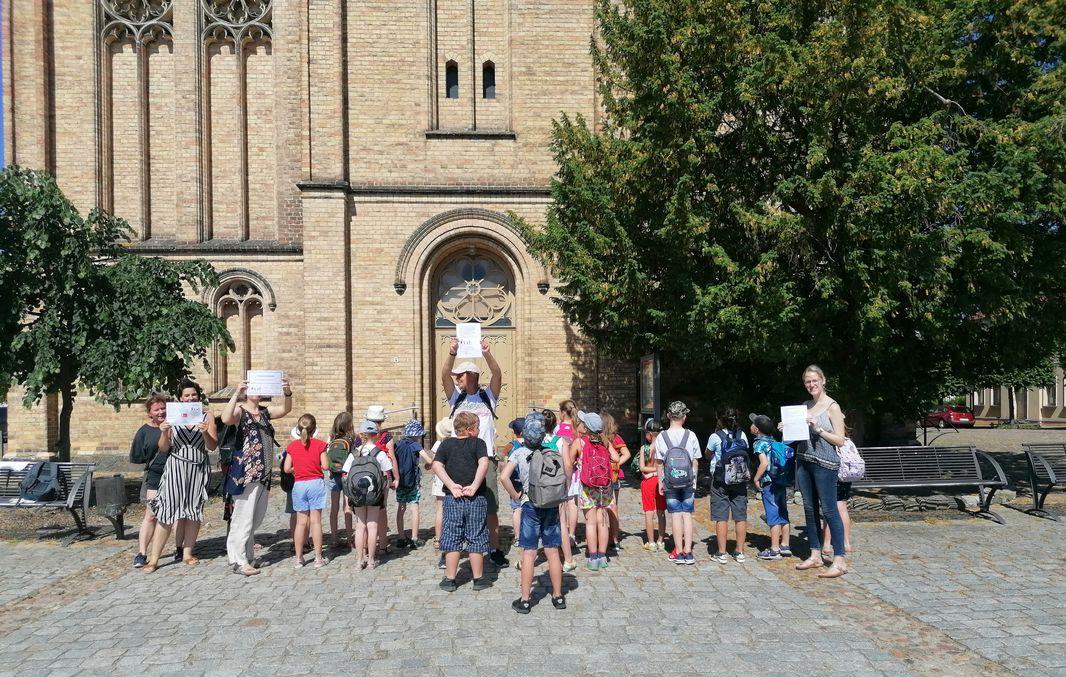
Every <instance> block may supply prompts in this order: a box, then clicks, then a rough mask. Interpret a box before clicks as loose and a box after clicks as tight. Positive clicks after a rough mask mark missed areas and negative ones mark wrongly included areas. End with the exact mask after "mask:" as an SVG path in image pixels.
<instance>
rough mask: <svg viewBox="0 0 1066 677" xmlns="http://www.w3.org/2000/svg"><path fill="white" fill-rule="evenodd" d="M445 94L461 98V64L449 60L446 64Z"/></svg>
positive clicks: (452, 97)
mask: <svg viewBox="0 0 1066 677" xmlns="http://www.w3.org/2000/svg"><path fill="white" fill-rule="evenodd" d="M444 87H445V95H446V96H447V97H448V98H449V99H458V98H459V64H457V63H455V62H454V61H449V62H448V63H447V64H445V66H444Z"/></svg>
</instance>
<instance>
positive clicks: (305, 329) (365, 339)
mask: <svg viewBox="0 0 1066 677" xmlns="http://www.w3.org/2000/svg"><path fill="white" fill-rule="evenodd" d="M4 10H5V12H4V17H3V18H4V23H3V30H4V33H3V67H4V72H3V87H4V92H3V94H4V96H3V99H4V118H5V120H6V121H7V123H8V124H7V126H6V128H5V132H4V134H5V137H4V138H5V142H6V150H7V157H8V161H9V162H11V163H15V164H20V165H23V166H29V167H34V168H41V169H47V170H48V171H50V172H52V173H53V174H54V175H55V176H56V178H57V179H58V181H59V184H60V186H61V187H62V189H63V190H64V191H65V192H66V194H67V195H68V196H69V197H70V198H71V199H72V200H73V201H74V203H75V204H76V205H77V207H78V208H79V209H80V210H82V211H87V210H89V209H91V208H93V207H102V208H104V209H106V210H108V211H110V212H112V213H114V214H117V215H119V216H122V217H125V218H126V219H127V220H128V221H129V222H130V224H131V225H132V226H133V227H134V229H135V231H136V242H135V243H134V245H133V247H132V248H133V249H134V250H135V251H138V252H141V253H143V254H144V255H146V256H162V257H168V258H175V259H181V258H186V257H203V258H206V259H208V260H209V261H211V262H212V263H213V265H214V266H215V268H216V269H217V270H218V272H219V273H220V275H221V280H222V283H221V285H220V286H219V287H218V288H216V289H211V290H208V292H207V293H206V294H205V295H204V297H203V301H204V302H205V303H207V304H209V305H210V306H211V307H213V308H215V309H216V311H217V312H218V313H219V314H220V315H221V316H222V317H224V318H225V319H226V322H227V324H228V326H229V329H230V331H231V333H232V334H233V337H234V340H235V343H236V346H237V349H236V351H235V352H233V353H225V352H221V351H220V352H217V354H216V355H215V356H214V361H213V371H212V373H211V374H204V375H202V376H201V378H202V380H203V382H204V385H205V386H206V388H207V390H208V391H210V392H212V393H214V394H215V396H216V399H218V398H222V397H225V396H226V395H227V394H228V393H229V392H231V391H230V390H229V388H231V387H232V386H233V385H234V384H235V383H237V382H238V381H239V380H240V379H241V378H242V375H243V374H244V372H245V370H247V369H249V368H281V369H285V370H286V371H287V372H288V373H289V376H290V378H291V380H292V382H293V385H294V388H295V391H296V400H295V403H294V410H293V419H295V416H297V415H299V414H300V413H301V412H305V411H309V412H311V413H313V414H315V415H316V417H317V418H318V420H319V421H320V422H321V425H322V427H328V422H329V421H331V420H332V417H333V415H334V414H336V413H337V412H339V411H341V410H344V409H346V408H350V409H354V410H356V411H359V410H361V409H362V408H365V407H366V406H367V405H369V404H371V403H375V404H383V405H386V407H387V408H398V407H402V406H408V405H410V404H411V403H414V405H415V408H416V410H417V411H418V412H419V414H420V415H421V417H422V418H424V419H426V420H427V421H428V422H429V423H432V422H433V421H434V420H435V419H436V418H437V417H439V416H441V415H443V414H444V413H446V408H445V407H446V404H445V403H444V402H443V392H442V389H441V386H440V383H439V380H440V377H439V366H440V364H441V361H442V359H443V354H444V350H445V349H446V346H447V343H448V340H449V337H450V336H451V334H452V332H453V327H454V324H455V323H456V322H463V321H478V322H481V323H482V325H483V326H484V328H485V334H486V336H487V338H488V340H489V342H490V343H491V344H492V346H493V348H492V349H493V351H494V352H495V354H496V356H497V358H498V359H499V361H500V363H501V364H502V365H503V368H504V371H505V377H504V383H505V386H504V392H503V397H502V398H501V401H500V405H499V412H498V413H499V417H500V419H503V420H506V419H508V418H510V417H513V416H515V415H518V414H522V413H524V412H525V411H526V410H527V408H528V407H529V405H530V404H538V405H543V404H548V403H554V402H557V401H558V400H559V399H561V398H565V397H570V396H573V397H574V398H575V399H577V400H578V402H579V403H580V404H581V405H582V406H584V407H588V408H598V407H606V408H608V409H610V410H612V411H614V412H615V413H617V414H622V415H624V414H625V412H626V411H630V412H632V411H635V410H636V371H637V370H636V365H635V364H629V363H619V362H613V361H608V360H605V359H603V360H601V359H600V357H599V355H598V354H597V352H596V351H595V350H594V349H593V348H592V347H591V346H590V345H589V344H588V343H587V342H586V341H585V340H584V339H583V338H582V337H581V336H580V334H579V333H578V332H577V331H576V330H575V329H574V328H572V327H571V326H569V325H568V324H567V322H566V321H564V319H563V318H562V316H561V315H560V313H559V312H558V310H557V308H556V306H555V305H554V304H553V302H552V300H551V296H552V289H553V286H554V281H553V280H552V278H551V276H550V275H549V273H548V272H547V271H546V270H545V269H544V268H543V267H542V266H541V265H540V264H539V263H537V262H536V261H535V260H534V259H533V258H532V257H531V256H530V255H529V253H528V252H527V251H526V246H525V243H524V242H523V240H522V237H521V235H520V234H519V232H517V231H516V229H515V228H514V226H513V225H512V222H511V218H510V214H511V213H512V212H513V213H515V214H518V215H520V216H522V217H524V218H526V219H529V220H531V221H532V222H538V221H541V220H542V219H543V215H544V211H545V207H546V206H547V205H548V200H549V192H548V184H549V179H550V177H551V175H552V174H553V172H554V165H553V161H552V156H551V152H550V149H549V141H550V134H551V123H552V119H553V118H554V117H557V116H559V115H560V114H562V113H569V114H580V115H583V116H584V117H585V118H586V119H588V120H592V121H595V120H596V118H597V114H598V110H597V108H598V104H597V97H596V92H595V87H594V84H595V77H594V70H593V64H592V60H591V57H590V55H589V40H590V35H591V34H592V31H593V3H591V2H588V1H587V0H581V1H574V0H546V1H544V2H537V3H515V2H508V1H507V0H431V1H430V2H421V3H414V2H406V3H400V2H394V1H392V0H369V1H367V2H359V3H352V2H342V1H341V0H275V1H274V2H270V1H269V0H86V1H85V2H81V3H43V2H40V1H39V0H11V1H10V2H9V3H8V4H7V5H6V6H5V8H4ZM19 396H20V393H18V392H17V391H12V393H11V401H18V398H19ZM216 406H217V405H216ZM56 407H57V403H56V401H55V399H54V398H52V399H49V400H46V401H45V402H44V403H42V405H41V406H39V407H36V408H34V409H31V410H26V409H24V408H22V407H21V406H18V407H15V406H13V407H11V409H10V447H11V450H12V451H15V452H25V451H39V450H43V449H47V448H50V447H51V444H52V442H53V441H54V438H55V432H56V414H57V412H56ZM141 414H142V411H141V410H140V408H138V407H135V408H133V409H128V410H127V409H123V410H122V411H121V412H119V413H115V412H113V411H112V410H111V409H109V408H105V407H101V406H98V405H96V404H94V403H91V402H90V401H89V400H88V399H79V403H78V406H77V407H76V408H75V411H74V421H73V424H72V442H73V447H74V451H75V453H77V452H79V451H81V452H85V451H92V450H97V449H103V450H124V449H126V448H128V444H129V439H130V437H131V436H132V434H133V431H134V430H135V429H136V427H137V426H138V425H139V424H140V422H141ZM288 427H289V425H288V424H287V423H282V424H281V425H280V426H279V430H288ZM502 428H503V426H501V429H502Z"/></svg>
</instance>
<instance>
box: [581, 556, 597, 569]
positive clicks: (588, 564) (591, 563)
mask: <svg viewBox="0 0 1066 677" xmlns="http://www.w3.org/2000/svg"><path fill="white" fill-rule="evenodd" d="M585 568H586V569H588V570H589V571H599V570H600V560H599V559H597V558H596V557H589V558H588V559H586V560H585Z"/></svg>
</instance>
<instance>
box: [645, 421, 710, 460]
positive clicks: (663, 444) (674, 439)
mask: <svg viewBox="0 0 1066 677" xmlns="http://www.w3.org/2000/svg"><path fill="white" fill-rule="evenodd" d="M686 432H687V433H688V440H687V441H686V442H685V451H687V452H688V456H689V458H691V459H692V460H693V461H698V460H699V459H700V456H701V454H700V440H699V438H698V437H696V433H694V432H692V431H691V430H689V429H688V428H682V429H681V430H672V429H667V430H664V431H662V432H661V433H659V435H658V437H656V438H655V458H656V459H658V460H660V461H661V460H663V458H664V457H665V456H666V452H667V451H669V449H670V447H672V446H674V445H675V444H681V438H682V437H684V435H685V433H686ZM667 436H669V440H670V441H669V442H667Z"/></svg>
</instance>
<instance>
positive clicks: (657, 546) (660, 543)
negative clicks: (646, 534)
mask: <svg viewBox="0 0 1066 677" xmlns="http://www.w3.org/2000/svg"><path fill="white" fill-rule="evenodd" d="M655 549H656V550H658V551H659V552H666V541H658V542H657V543H656V544H655Z"/></svg>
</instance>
